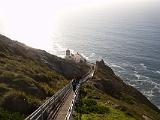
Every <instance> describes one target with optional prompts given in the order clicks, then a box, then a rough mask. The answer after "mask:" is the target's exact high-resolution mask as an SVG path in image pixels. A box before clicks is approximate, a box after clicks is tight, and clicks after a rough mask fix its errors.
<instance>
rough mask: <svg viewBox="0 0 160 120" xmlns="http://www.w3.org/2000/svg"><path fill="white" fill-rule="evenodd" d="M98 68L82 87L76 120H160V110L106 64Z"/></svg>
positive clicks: (101, 64)
mask: <svg viewBox="0 0 160 120" xmlns="http://www.w3.org/2000/svg"><path fill="white" fill-rule="evenodd" d="M96 67H97V69H96V72H95V74H94V77H93V78H92V79H90V80H88V81H87V82H86V83H84V84H83V85H82V86H81V92H80V93H81V95H80V101H79V103H78V104H77V108H76V112H75V113H74V119H75V120H77V119H78V120H80V119H81V120H160V110H159V109H158V108H157V107H155V106H154V105H153V104H152V103H151V102H150V101H149V100H147V98H146V97H145V96H143V95H142V94H141V93H140V92H139V91H137V90H136V89H135V88H133V87H131V86H129V85H126V84H125V83H124V82H123V81H122V80H121V79H120V78H119V77H117V76H116V75H115V74H114V72H113V71H112V69H111V68H110V67H108V66H106V65H105V64H104V62H103V61H100V62H97V63H96Z"/></svg>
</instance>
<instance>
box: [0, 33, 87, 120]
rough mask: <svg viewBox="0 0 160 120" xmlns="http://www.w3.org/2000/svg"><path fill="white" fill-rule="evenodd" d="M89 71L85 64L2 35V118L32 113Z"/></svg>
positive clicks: (0, 116) (0, 117) (0, 88)
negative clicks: (76, 62) (58, 91)
mask: <svg viewBox="0 0 160 120" xmlns="http://www.w3.org/2000/svg"><path fill="white" fill-rule="evenodd" d="M88 70H89V67H88V66H87V65H86V64H75V63H72V62H69V61H66V60H65V59H62V58H59V57H57V56H54V55H51V54H49V53H47V52H46V51H44V50H39V49H34V48H31V47H28V46H26V45H24V44H22V43H20V42H17V41H13V40H10V39H9V38H7V37H5V36H3V35H0V119H9V118H18V119H19V118H21V117H17V114H15V116H14V117H13V116H12V115H13V113H14V112H19V113H20V116H21V115H22V114H24V115H28V114H30V113H31V112H33V111H34V110H35V109H36V108H37V107H38V106H39V105H40V104H42V103H43V102H44V100H45V99H46V98H47V97H50V96H51V95H53V94H54V93H55V92H56V91H57V90H59V89H61V88H62V87H63V86H64V85H66V84H67V83H68V82H69V80H71V79H72V78H75V77H81V76H82V75H83V74H85V73H87V72H88ZM10 112H11V114H10ZM5 115H6V116H5ZM16 120H17V119H16Z"/></svg>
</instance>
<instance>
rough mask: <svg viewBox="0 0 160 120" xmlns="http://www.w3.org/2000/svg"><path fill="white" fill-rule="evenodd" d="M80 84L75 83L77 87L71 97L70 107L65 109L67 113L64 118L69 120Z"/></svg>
mask: <svg viewBox="0 0 160 120" xmlns="http://www.w3.org/2000/svg"><path fill="white" fill-rule="evenodd" d="M80 85H81V84H80V83H79V84H78V85H77V88H76V90H75V95H74V96H73V98H72V101H71V103H70V107H69V109H68V111H67V115H66V117H65V120H71V119H72V113H73V111H74V107H75V103H76V101H77V100H78V97H79V91H80Z"/></svg>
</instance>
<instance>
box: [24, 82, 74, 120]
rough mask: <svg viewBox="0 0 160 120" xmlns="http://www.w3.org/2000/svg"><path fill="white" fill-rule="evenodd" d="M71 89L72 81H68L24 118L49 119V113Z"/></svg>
mask: <svg viewBox="0 0 160 120" xmlns="http://www.w3.org/2000/svg"><path fill="white" fill-rule="evenodd" d="M71 89H72V81H71V82H70V83H68V84H67V85H66V86H65V87H64V88H62V89H61V90H59V91H58V92H56V93H55V94H54V95H53V96H52V97H50V98H49V99H48V100H47V101H46V102H45V103H44V104H42V105H41V106H40V107H39V108H38V109H37V110H35V111H34V112H33V113H32V114H31V115H29V116H28V117H27V118H26V119H25V120H46V119H49V118H48V117H49V115H50V113H51V112H52V113H54V111H56V109H57V107H58V106H59V103H60V101H62V100H63V99H64V97H65V96H66V95H67V93H68V92H69V91H70V90H71Z"/></svg>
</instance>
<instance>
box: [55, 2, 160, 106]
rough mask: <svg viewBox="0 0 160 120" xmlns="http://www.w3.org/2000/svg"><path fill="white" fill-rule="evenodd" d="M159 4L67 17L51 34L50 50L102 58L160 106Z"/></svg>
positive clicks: (125, 80) (102, 9)
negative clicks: (67, 50)
mask: <svg viewBox="0 0 160 120" xmlns="http://www.w3.org/2000/svg"><path fill="white" fill-rule="evenodd" d="M158 11H160V5H159V4H157V3H145V4H143V5H138V4H137V6H129V7H127V6H124V7H120V8H119V9H118V8H115V9H114V7H113V8H112V9H111V8H107V7H103V8H99V9H96V10H90V11H85V12H82V13H78V14H76V15H75V14H74V15H73V16H68V17H67V16H66V17H65V19H64V20H62V21H61V22H60V23H59V28H58V29H57V31H56V32H55V33H54V40H53V50H52V53H54V54H57V55H59V56H64V54H65V50H66V49H68V48H69V49H71V50H73V51H78V52H80V53H81V54H83V55H84V56H85V57H86V58H87V59H88V60H89V61H92V62H95V61H96V60H100V59H104V60H105V62H106V63H107V64H108V65H109V66H110V67H112V68H113V69H114V71H115V73H116V74H117V75H119V76H120V77H121V78H123V80H124V82H126V83H127V84H129V85H132V86H134V87H135V88H137V89H138V90H139V91H140V92H141V93H143V94H144V95H145V96H146V97H147V98H148V99H149V100H150V101H151V102H152V103H154V104H155V105H156V106H157V107H159V108H160V12H158Z"/></svg>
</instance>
